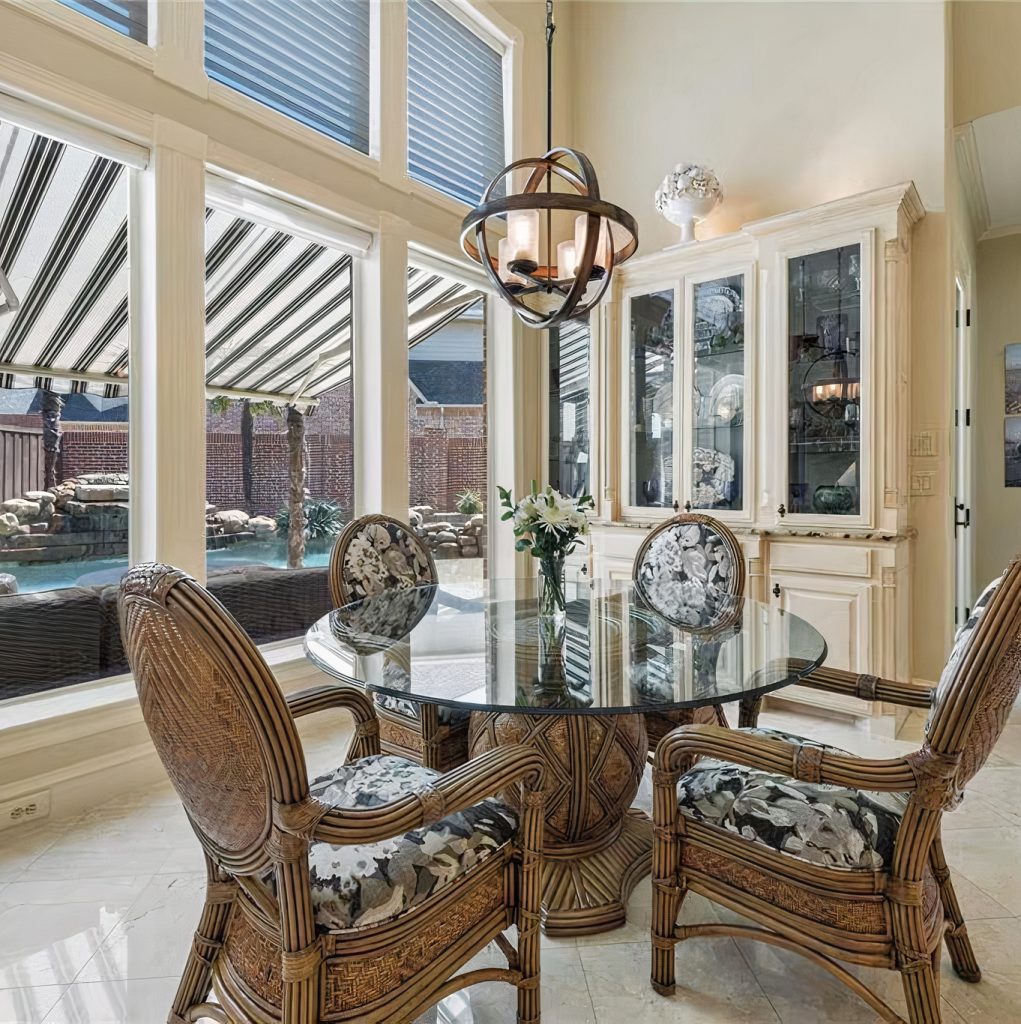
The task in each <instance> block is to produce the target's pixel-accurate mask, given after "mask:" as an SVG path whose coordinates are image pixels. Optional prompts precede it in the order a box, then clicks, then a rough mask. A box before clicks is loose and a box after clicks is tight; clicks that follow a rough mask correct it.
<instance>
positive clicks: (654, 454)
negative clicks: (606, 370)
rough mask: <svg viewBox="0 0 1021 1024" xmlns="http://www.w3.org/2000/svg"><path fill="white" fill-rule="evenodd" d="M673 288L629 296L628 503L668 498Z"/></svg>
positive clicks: (655, 503) (660, 503) (667, 501)
mask: <svg viewBox="0 0 1021 1024" xmlns="http://www.w3.org/2000/svg"><path fill="white" fill-rule="evenodd" d="M673 443H674V293H673V291H660V292H651V293H650V294H648V295H635V296H633V297H632V298H631V495H630V503H631V504H632V505H637V506H643V507H649V508H661V507H666V506H669V505H671V504H672V503H673V500H674V493H673V492H674V472H673Z"/></svg>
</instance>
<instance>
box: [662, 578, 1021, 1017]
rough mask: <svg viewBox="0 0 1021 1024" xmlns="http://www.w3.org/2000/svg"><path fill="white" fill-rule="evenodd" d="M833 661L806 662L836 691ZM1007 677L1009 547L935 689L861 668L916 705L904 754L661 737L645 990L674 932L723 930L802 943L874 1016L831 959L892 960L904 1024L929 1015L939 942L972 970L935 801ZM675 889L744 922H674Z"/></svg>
mask: <svg viewBox="0 0 1021 1024" xmlns="http://www.w3.org/2000/svg"><path fill="white" fill-rule="evenodd" d="M843 675H846V674H843V673H825V674H822V673H817V674H816V680H815V685H816V686H817V687H819V688H824V689H832V690H834V691H836V692H839V693H846V692H850V691H849V690H848V681H847V680H846V679H843V678H842V677H843ZM830 682H832V685H829V684H830ZM861 685H862V684H860V683H859V684H858V686H859V693H861ZM1019 687H1021V560H1015V561H1013V562H1011V564H1010V565H1009V566H1008V568H1007V570H1006V572H1005V573H1004V575H1003V576H1002V577H1001V578H1000V579H999V580H997V581H996V582H995V583H993V584H991V585H990V586H989V587H988V588H987V589H986V591H985V593H984V594H983V595H982V597H981V598H980V599H979V602H978V604H977V605H976V610H975V612H973V613H972V616H971V617H970V618H969V620H968V623H967V625H966V626H965V628H964V629H963V630H962V631H961V633H960V634H959V636H958V638H957V641H956V643H955V646H954V650H953V652H952V654H951V657H950V660H949V662H948V663H947V667H946V669H945V670H944V672H943V676H942V678H941V680H940V684H939V686H938V688H937V690H936V691H935V698H933V691H932V690H930V689H929V688H927V687H921V686H915V685H909V684H904V683H888V682H885V681H883V680H877V679H874V678H873V679H872V680H871V681H870V682H868V684H867V686H866V687H865V688H866V689H867V691H868V692H867V693H866V694H862V695H865V696H870V697H872V698H878V699H880V700H884V701H891V702H895V703H900V704H905V705H908V706H910V707H929V706H930V705H931V706H932V713H931V716H930V720H929V723H928V725H927V727H926V732H925V739H924V742H923V744H922V748H921V749H920V750H918V751H916V752H915V753H912V754H908V755H906V756H904V757H894V758H889V759H886V760H868V759H864V758H858V757H854V756H853V755H851V754H848V753H847V752H845V751H841V750H837V749H835V748H832V747H826V746H823V745H821V744H815V743H812V742H811V741H808V740H803V739H801V738H800V737H797V736H791V735H788V734H785V733H778V732H771V731H769V730H764V729H756V730H746V729H730V730H726V731H724V730H722V729H719V728H715V727H713V726H706V725H692V726H686V727H683V728H680V729H677V730H676V731H674V732H672V733H671V734H670V735H669V736H667V737H666V738H665V739H664V740H663V742H662V743H661V744H660V746H659V749H658V750H657V752H656V767H655V771H654V777H653V783H654V797H653V802H654V816H655V822H656V839H655V845H654V849H653V879H654V882H653V887H654V888H653V925H652V946H653V948H652V983H653V986H654V987H655V988H656V989H657V991H659V992H662V993H664V994H669V993H671V992H673V990H674V981H675V962H674V945H675V943H677V942H679V941H681V940H683V939H689V938H694V937H697V936H704V935H730V936H735V937H741V938H751V939H758V940H761V941H763V942H768V943H772V944H773V945H776V946H781V947H783V948H787V949H792V950H795V951H797V952H799V953H802V954H804V955H805V956H807V957H808V958H809V959H811V960H813V961H814V962H815V963H817V964H819V965H820V966H822V967H824V968H826V969H827V970H828V971H830V973H832V974H833V975H835V976H836V977H837V978H838V979H839V980H840V981H842V982H844V983H845V984H846V985H848V986H849V987H850V988H851V989H853V990H854V991H855V992H857V993H858V994H859V995H860V996H862V998H864V999H865V1001H866V1002H868V1003H869V1005H870V1006H871V1007H872V1008H873V1009H874V1010H876V1012H878V1013H879V1014H880V1015H881V1016H882V1017H883V1018H884V1019H885V1020H888V1021H900V1020H901V1018H900V1017H899V1016H898V1015H897V1013H896V1012H894V1010H892V1009H891V1008H890V1007H889V1006H888V1005H887V1004H885V1003H884V1002H883V1001H882V1000H880V999H879V997H878V996H876V995H875V994H874V993H873V992H872V991H870V990H869V989H868V988H867V987H866V986H865V985H864V984H863V983H862V982H861V981H860V980H859V979H858V978H856V977H855V976H854V975H853V974H851V973H850V972H849V971H847V970H846V969H845V968H844V967H842V966H841V965H840V964H839V963H838V961H840V960H843V961H848V962H850V963H855V964H865V965H869V966H875V967H888V968H890V969H893V970H897V971H900V973H901V975H902V978H903V982H904V990H905V993H906V996H907V1006H908V1017H909V1019H910V1021H911V1024H937V1022H939V1020H940V1008H939V960H940V947H941V941H942V940H944V939H945V941H946V944H947V947H948V950H949V952H950V958H951V960H952V962H953V966H954V970H955V971H956V972H957V974H958V975H959V976H960V977H961V978H963V979H964V980H965V981H972V982H977V981H978V980H979V979H980V977H981V972H980V971H979V967H978V964H977V962H976V960H975V955H974V953H973V951H972V947H971V943H970V942H969V940H968V934H967V930H966V928H965V924H964V920H963V918H962V916H961V910H960V907H959V905H958V902H957V897H956V896H955V894H954V889H953V885H952V884H951V881H950V872H949V870H948V868H947V862H946V858H945V857H944V855H943V846H942V843H941V841H940V826H941V821H942V817H943V812H944V811H946V810H950V809H951V808H953V807H955V806H956V805H957V803H958V802H959V801H960V799H961V796H962V795H963V790H964V787H965V785H966V784H967V783H968V781H969V780H970V779H971V778H972V776H974V774H975V773H976V772H977V771H978V770H979V768H980V767H981V766H982V764H983V763H984V762H985V760H986V758H987V757H988V756H989V753H990V751H991V750H992V748H993V745H994V743H995V742H996V740H997V738H998V737H999V735H1000V733H1001V732H1002V731H1003V728H1004V725H1005V724H1006V721H1007V717H1008V715H1009V713H1010V710H1011V708H1012V706H1013V704H1014V702H1015V700H1016V699H1017V695H1018V690H1019ZM694 758H700V760H699V761H698V763H697V764H696V765H695V766H694V767H693V768H688V766H689V765H691V763H692V759H694ZM706 758H709V759H713V760H708V761H707V760H705V759H706ZM685 769H687V770H685ZM682 773H683V774H682ZM834 787H836V788H834ZM774 807H775V808H776V809H777V813H773V811H772V808H774ZM792 821H794V822H795V824H794V825H793V826H792V824H791V822H792ZM689 891H694V892H698V893H701V894H702V895H704V896H707V897H709V899H711V900H715V901H716V902H717V903H720V904H721V905H723V906H725V907H727V908H728V909H730V910H735V911H737V912H739V913H740V914H743V915H744V916H746V917H749V918H751V919H752V921H753V922H755V924H756V925H758V926H760V927H754V926H741V925H732V924H715V923H714V924H698V925H683V926H678V925H677V924H676V922H677V915H678V913H679V912H680V909H681V904H682V902H683V901H684V897H685V895H686V894H687V893H688V892H689Z"/></svg>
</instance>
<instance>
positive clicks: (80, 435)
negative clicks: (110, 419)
mask: <svg viewBox="0 0 1021 1024" xmlns="http://www.w3.org/2000/svg"><path fill="white" fill-rule="evenodd" d="M109 426H114V424H110V425H109ZM119 426H120V429H117V430H111V429H104V427H75V428H72V429H70V430H67V429H65V430H64V436H63V438H62V440H61V442H60V473H59V475H60V476H61V477H62V478H63V479H65V480H67V479H70V478H71V477H75V476H81V475H82V473H126V472H127V471H128V432H127V430H125V429H124V426H123V424H121V425H119Z"/></svg>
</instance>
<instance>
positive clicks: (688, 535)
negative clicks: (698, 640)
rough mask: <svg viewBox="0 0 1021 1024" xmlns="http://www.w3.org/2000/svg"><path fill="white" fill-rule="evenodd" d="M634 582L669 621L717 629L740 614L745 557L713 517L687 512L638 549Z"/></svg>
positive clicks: (648, 538)
mask: <svg viewBox="0 0 1021 1024" xmlns="http://www.w3.org/2000/svg"><path fill="white" fill-rule="evenodd" d="M632 576H633V578H634V581H635V586H636V587H637V588H638V589H639V590H640V591H641V593H642V596H643V597H644V598H645V600H646V601H647V602H648V603H649V604H650V605H651V606H652V608H653V609H655V611H657V612H658V613H659V614H660V615H662V616H663V617H664V618H667V619H669V620H670V621H672V622H676V623H678V624H679V625H683V626H696V627H702V628H712V627H716V626H720V625H722V624H723V623H724V622H725V621H726V620H727V619H728V618H729V617H732V616H733V615H734V614H735V610H739V606H736V605H735V602H734V598H737V597H741V596H742V595H743V594H744V578H745V570H744V556H743V555H742V554H741V545H740V544H738V542H737V538H736V537H735V536H734V534H733V533H731V532H730V530H728V529H727V527H726V526H724V525H723V523H721V522H720V521H719V520H718V519H713V517H712V516H707V515H704V514H703V513H700V512H683V513H682V514H681V515H679V516H675V517H674V518H673V519H668V520H667V521H666V522H665V523H663V524H662V525H660V526H657V527H656V529H655V530H653V531H652V533H650V534H649V536H648V537H646V538H645V541H644V543H643V544H642V546H641V547H640V548H639V549H638V554H637V555H636V556H635V562H634V566H633V568H632Z"/></svg>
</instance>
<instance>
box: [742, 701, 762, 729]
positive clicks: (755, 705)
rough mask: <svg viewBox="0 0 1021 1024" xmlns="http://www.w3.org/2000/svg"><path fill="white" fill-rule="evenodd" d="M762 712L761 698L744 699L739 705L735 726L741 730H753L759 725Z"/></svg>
mask: <svg viewBox="0 0 1021 1024" xmlns="http://www.w3.org/2000/svg"><path fill="white" fill-rule="evenodd" d="M761 710H762V698H761V697H745V698H744V699H743V700H742V701H741V702H740V704H739V708H738V717H737V724H738V726H739V727H740V728H742V729H754V728H755V727H756V726H757V725H758V724H759V712H760V711H761Z"/></svg>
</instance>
